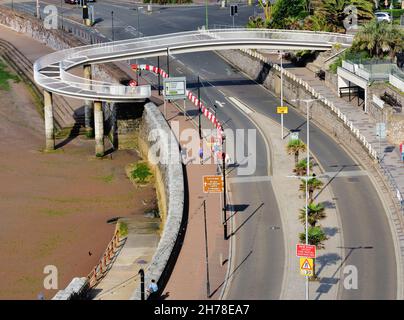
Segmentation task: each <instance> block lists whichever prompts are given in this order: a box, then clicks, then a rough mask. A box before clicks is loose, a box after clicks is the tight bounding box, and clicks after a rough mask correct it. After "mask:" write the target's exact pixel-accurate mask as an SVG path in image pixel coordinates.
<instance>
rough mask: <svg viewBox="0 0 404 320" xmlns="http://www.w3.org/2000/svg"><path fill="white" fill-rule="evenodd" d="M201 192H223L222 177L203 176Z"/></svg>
mask: <svg viewBox="0 0 404 320" xmlns="http://www.w3.org/2000/svg"><path fill="white" fill-rule="evenodd" d="M203 192H205V193H219V192H223V177H222V176H203Z"/></svg>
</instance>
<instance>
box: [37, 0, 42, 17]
mask: <svg viewBox="0 0 404 320" xmlns="http://www.w3.org/2000/svg"><path fill="white" fill-rule="evenodd" d="M39 9H40V7H39V0H36V17H37V19H41V13H40V12H39Z"/></svg>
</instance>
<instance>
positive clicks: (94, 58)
mask: <svg viewBox="0 0 404 320" xmlns="http://www.w3.org/2000/svg"><path fill="white" fill-rule="evenodd" d="M335 43H339V44H342V45H343V46H349V45H350V44H351V43H352V36H350V35H342V34H336V33H326V32H311V31H290V30H268V29H247V28H232V29H215V30H199V31H187V32H180V33H175V34H166V35H157V36H151V37H143V38H136V39H128V40H122V41H115V42H106V43H98V44H94V45H87V46H83V47H77V48H71V49H67V50H62V51H58V52H55V53H52V54H49V55H47V56H44V57H42V58H40V59H38V60H37V61H36V62H35V63H34V78H35V80H36V81H37V82H38V84H39V85H41V86H43V87H44V88H46V89H48V90H49V91H54V92H58V93H62V94H65V95H73V96H75V97H80V96H81V91H77V90H73V89H77V88H79V89H82V91H85V92H86V95H85V96H84V95H83V96H82V97H83V98H88V96H89V95H91V92H92V93H93V95H94V98H97V97H98V95H99V94H100V93H101V94H104V95H108V98H110V99H114V98H117V97H114V96H115V95H118V96H119V98H122V99H131V98H133V99H136V98H145V94H146V93H147V92H150V91H151V90H150V88H142V87H138V88H136V89H133V88H127V89H123V87H124V86H121V85H116V84H111V83H107V82H100V81H95V80H88V79H85V78H81V77H77V76H74V75H72V74H70V72H69V70H70V69H72V68H74V67H75V66H79V65H84V64H87V63H89V64H90V63H102V62H108V61H119V60H127V59H129V58H132V57H152V56H159V55H165V54H167V50H170V52H172V53H177V52H178V53H181V52H192V51H203V50H214V49H220V48H239V47H245V48H246V47H257V48H261V47H270V46H272V47H273V46H279V47H282V48H285V47H291V48H320V49H329V48H331V47H332V45H333V44H335ZM167 48H168V49H167ZM50 66H53V67H55V66H58V67H59V70H60V79H57V78H55V77H53V78H52V77H48V76H47V75H46V74H44V73H41V71H42V70H43V69H45V68H48V67H50ZM61 84H62V85H64V86H62V85H61ZM86 88H87V90H86ZM88 88H90V89H91V90H89V89H88Z"/></svg>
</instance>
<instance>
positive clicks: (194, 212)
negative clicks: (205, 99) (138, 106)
mask: <svg viewBox="0 0 404 320" xmlns="http://www.w3.org/2000/svg"><path fill="white" fill-rule="evenodd" d="M181 105H182V102H181ZM160 109H161V112H162V113H163V115H164V107H163V105H161V104H160ZM195 110H196V109H195V107H192V106H191V105H190V103H189V102H187V114H188V119H186V118H185V117H184V115H183V112H181V111H180V109H179V108H178V107H176V106H174V105H173V104H171V103H167V110H166V117H167V119H168V121H169V123H170V125H171V126H172V127H173V126H175V125H176V124H174V122H177V123H178V124H179V129H180V130H179V133H180V135H181V133H182V132H183V131H184V130H191V129H193V130H196V132H197V127H196V126H195V124H196V122H194V121H192V120H191V118H192V117H197V116H191V114H193V115H194V114H197V113H196V112H194V111H195ZM202 118H203V117H202ZM202 128H212V127H211V126H210V125H209V123H208V122H207V120H206V119H203V121H202ZM188 132H189V131H188ZM177 139H178V136H177ZM207 139H208V140H209V138H208V137H207ZM179 141H180V144H181V146H182V148H187V146H188V147H189V143H190V142H189V141H182V140H179ZM203 149H204V164H200V163H199V159H198V155H197V154H192V155H190V154H189V153H188V154H187V160H185V163H186V166H185V170H186V172H185V175H186V179H187V187H188V188H187V194H186V196H187V198H188V224H187V230H186V234H185V238H184V242H183V246H182V248H181V251H180V253H179V256H178V259H177V262H176V264H175V267H174V269H173V272H172V274H171V276H170V279H169V281H168V283H167V285H166V287H165V288H164V291H163V295H162V296H163V298H164V299H176V300H178V299H187V300H196V299H201V300H205V299H214V300H216V299H219V297H220V294H221V290H222V288H223V284H224V279H225V275H226V271H227V263H226V262H227V259H228V254H229V249H228V245H229V243H228V241H226V240H224V233H223V225H222V219H221V217H222V195H221V194H215V193H204V192H203V176H204V175H216V174H217V166H216V164H214V163H213V161H212V158H209V155H208V153H209V152H208V150H209V146H208V144H207V141H206V140H205V139H204V140H203ZM186 151H187V152H189V150H188V149H187V150H186ZM203 201H206V227H207V243H206V241H205V218H204V208H203ZM206 249H207V250H208V251H207V252H206ZM206 254H208V265H207V262H206ZM207 272H209V278H208V276H207ZM208 286H209V289H208Z"/></svg>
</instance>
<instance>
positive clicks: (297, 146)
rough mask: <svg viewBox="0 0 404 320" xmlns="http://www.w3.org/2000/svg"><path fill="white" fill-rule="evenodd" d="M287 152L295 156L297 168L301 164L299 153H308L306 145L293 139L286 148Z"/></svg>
mask: <svg viewBox="0 0 404 320" xmlns="http://www.w3.org/2000/svg"><path fill="white" fill-rule="evenodd" d="M286 151H287V152H288V154H293V155H294V156H295V166H296V165H297V163H298V162H299V153H300V152H304V151H306V145H305V144H304V143H303V141H302V140H300V139H293V140H290V141H289V142H288V145H287V146H286Z"/></svg>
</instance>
